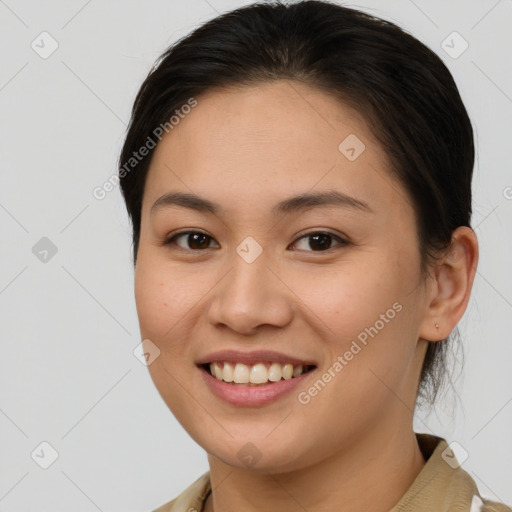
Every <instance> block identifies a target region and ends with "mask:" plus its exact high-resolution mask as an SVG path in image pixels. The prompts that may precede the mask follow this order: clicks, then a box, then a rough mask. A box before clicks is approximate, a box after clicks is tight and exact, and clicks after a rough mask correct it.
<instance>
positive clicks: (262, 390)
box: [198, 359, 316, 407]
mask: <svg viewBox="0 0 512 512" xmlns="http://www.w3.org/2000/svg"><path fill="white" fill-rule="evenodd" d="M224 360H225V361H226V360H227V361H229V359H224ZM238 361H239V362H242V361H240V360H238ZM259 361H261V359H260V360H259ZM274 361H275V359H274ZM298 364H301V363H298ZM198 368H199V371H200V372H201V375H202V377H203V379H204V381H205V383H206V385H207V386H208V388H209V389H210V391H211V392H212V393H213V394H214V395H215V396H217V397H218V398H220V399H221V400H224V401H225V402H228V403H230V404H232V405H235V406H237V407H258V406H263V405H267V404H270V403H272V402H275V401H276V400H278V399H279V398H282V397H283V396H285V395H287V394H288V393H290V392H291V391H292V390H293V389H295V388H296V387H297V386H298V385H300V384H301V383H303V382H304V380H305V379H307V378H309V377H310V375H311V374H312V373H314V372H315V370H316V368H313V369H312V370H310V371H308V372H306V373H303V374H302V375H300V376H299V377H294V378H291V379H288V380H286V379H281V380H280V381H278V382H271V383H269V384H264V385H259V386H244V385H242V384H236V385H235V384H229V383H227V382H224V381H222V380H219V379H217V378H216V377H214V376H213V375H210V373H209V372H208V370H206V368H205V367H204V366H199V367H198Z"/></svg>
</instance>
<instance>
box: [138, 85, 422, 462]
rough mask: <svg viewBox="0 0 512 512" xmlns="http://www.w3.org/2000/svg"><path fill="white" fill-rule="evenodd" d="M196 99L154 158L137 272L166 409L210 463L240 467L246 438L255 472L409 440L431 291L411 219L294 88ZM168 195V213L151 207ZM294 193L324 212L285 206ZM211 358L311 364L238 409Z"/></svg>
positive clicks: (339, 120)
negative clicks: (387, 440) (233, 354)
mask: <svg viewBox="0 0 512 512" xmlns="http://www.w3.org/2000/svg"><path fill="white" fill-rule="evenodd" d="M196 99H197V101H198V104H197V106H196V107H195V108H194V109H193V110H192V112H191V113H190V114H188V116H186V117H185V118H184V119H182V120H181V121H180V123H179V124H178V125H177V126H175V127H174V128H173V130H172V131H170V132H169V134H167V135H166V136H165V137H164V138H163V139H162V141H161V142H160V143H159V144H158V146H157V148H156V149H155V153H154V155H153V159H152V162H151V166H150V169H149V172H148V176H147V181H146V186H145V192H144V197H143V204H142V222H141V236H140V245H139V251H138V258H137V265H136V270H135V298H136V305H137V312H138V317H139V323H140V329H141V335H142V339H150V340H151V341H152V342H153V343H154V344H155V345H157V346H158V348H159V349H160V355H159V357H157V358H156V359H155V360H154V362H152V363H151V364H150V365H149V367H148V368H149V371H150V374H151V377H152V379H153V381H154V383H155V385H156V387H157V389H158V391H159V393H160V395H161V396H162V398H163V399H164V401H165V403H166V404H167V406H168V407H169V408H170V410H171V411H172V413H173V414H174V415H175V416H176V418H177V419H178V421H179V422H180V423H181V424H182V426H183V427H184V428H185V429H186V430H187V432H188V433H189V434H190V435H191V437H192V438H193V439H194V440H195V441H196V442H197V443H199V444H200V445H201V446H202V447H203V448H204V449H205V450H206V451H207V452H208V453H209V454H211V455H213V456H215V457H217V458H219V459H221V460H222V461H224V462H225V463H227V464H230V465H233V466H238V467H246V463H245V462H244V459H243V457H242V455H243V454H244V453H245V452H244V450H245V451H247V450H249V448H248V447H247V445H246V443H248V442H251V443H253V444H254V445H255V447H256V448H252V450H253V451H254V452H255V453H256V454H257V455H256V456H257V458H259V460H258V462H257V465H255V466H254V468H255V469H256V468H258V469H259V468H262V469H264V470H265V471H267V472H273V471H274V472H282V471H288V470H292V469H298V468H302V467H306V466H308V465H310V464H313V463H315V462H318V461H321V460H323V459H326V458H327V457H331V456H332V455H333V454H335V453H340V454H341V453H348V451H349V450H350V449H353V448H354V446H356V445H358V446H364V445H365V443H368V442H370V440H372V439H373V440H374V442H376V439H377V437H378V436H381V435H383V436H385V435H388V436H389V433H390V432H394V433H395V435H396V432H397V431H403V432H407V431H409V430H410V429H411V428H412V427H411V421H412V420H411V418H412V411H411V409H412V408H413V407H414V401H415V396H416V387H417V383H418V378H419V372H420V369H421V363H422V360H423V355H424V351H425V348H426V346H425V345H426V342H424V341H421V342H420V343H418V338H419V334H420V330H421V323H422V320H423V318H424V315H425V309H426V306H427V302H428V301H427V295H428V294H427V292H426V291H425V287H424V286H423V285H422V282H421V278H420V254H419V252H418V240H417V232H416V223H415V216H414V211H413V208H412V205H411V204H410V200H409V198H408V196H407V194H406V192H405V190H404V189H403V187H402V186H401V185H400V184H399V183H398V182H396V181H395V180H394V179H393V178H392V177H391V174H390V173H389V170H388V169H387V162H386V158H385V155H384V153H383V152H382V149H381V148H380V146H379V145H378V144H377V142H376V141H375V140H374V138H373V137H372V136H371V134H370V132H369V130H368V129H367V128H366V127H365V125H364V123H363V121H362V119H361V117H360V116H358V115H357V113H355V112H354V111H352V110H350V109H349V108H348V107H346V106H344V105H342V104H340V103H339V102H338V101H336V100H335V99H334V98H332V97H330V96H328V95H326V94H325V93H323V92H320V91H318V90H316V89H313V88H310V87H307V86H305V85H302V84H298V83H296V82H287V81H279V82H274V83H268V84H264V85H259V86H257V87H245V88H237V89H235V88H233V89H229V90H223V91H220V90H217V91H212V92H210V93H207V94H205V95H203V96H201V97H198V98H196ZM351 134H352V135H351ZM348 136H350V137H349V138H348V139H347V137H348ZM354 136H355V137H354ZM356 137H357V138H356ZM345 139H346V141H345ZM343 141H345V142H343ZM361 142H362V143H363V144H364V147H363V146H362V145H361ZM340 144H341V146H340ZM351 148H353V151H352V150H351ZM180 193H181V194H189V195H190V194H194V195H196V196H199V198H201V199H203V200H206V201H209V202H210V203H211V204H206V205H205V203H204V201H203V202H202V203H201V205H202V208H199V206H200V205H199V203H200V202H199V201H190V196H189V197H188V199H189V200H188V201H183V198H182V197H181V196H179V194H180ZM325 193H330V195H328V196H326V195H325ZM166 194H175V195H174V196H173V198H174V201H171V200H170V199H169V197H170V196H169V197H168V200H167V201H165V200H160V201H159V202H160V204H159V205H157V206H155V207H154V208H153V209H152V207H153V205H154V203H155V202H156V201H157V200H158V199H159V198H161V197H162V196H164V195H166ZM176 194H177V195H176ZM305 194H324V195H323V196H321V197H323V199H324V204H316V205H315V201H309V202H307V203H305V201H304V200H302V201H299V200H295V201H289V200H290V199H291V198H293V197H296V196H303V195H305ZM335 196H336V197H337V198H338V200H337V201H336V200H333V197H335ZM347 196H348V197H349V198H351V199H347ZM326 197H330V198H331V200H330V201H327V202H325V198H326ZM173 198H171V199H173ZM180 198H181V199H180ZM340 198H341V199H340ZM303 199H304V198H303ZM316 199H317V200H316V203H322V201H321V200H318V197H317V198H316ZM185 202H186V203H187V204H188V207H187V206H186V205H185V204H184V203H185ZM284 202H286V203H284ZM180 203H181V204H180ZM280 203H281V207H280V208H279V206H278V205H279V204H280ZM283 203H284V204H283ZM305 204H307V205H308V207H305V206H304V205H305ZM194 205H195V206H196V208H194V207H193V206H194ZM212 205H213V206H215V208H216V209H215V212H212V211H211V210H213V206H212ZM301 205H302V206H301ZM188 232H195V234H194V233H193V234H184V233H188ZM197 232H198V233H197ZM178 233H180V234H181V236H179V237H177V236H175V235H177V234H178ZM171 238H172V240H171V243H169V244H165V242H166V240H169V239H171ZM260 251H261V252H260ZM363 340H364V341H363ZM357 347H358V348H357ZM221 350H235V351H240V352H243V353H250V352H253V351H258V350H265V351H269V350H270V351H275V352H278V353H279V354H281V355H283V360H284V361H285V360H286V359H287V358H292V357H293V358H294V360H297V361H299V362H300V361H307V362H309V363H311V364H314V366H315V368H314V369H313V370H312V371H309V372H308V373H305V374H304V375H303V376H302V377H300V380H298V381H297V382H296V383H295V385H294V386H290V389H288V390H287V391H286V392H285V393H284V394H281V395H280V396H278V397H277V396H276V397H273V399H272V400H267V401H262V402H251V403H249V402H246V403H245V404H244V402H243V400H244V396H245V397H247V396H249V395H247V394H246V395H243V393H242V391H240V390H241V389H242V386H238V385H236V384H222V383H221V382H220V381H219V380H217V379H215V378H212V377H210V376H209V375H207V374H206V371H205V370H204V369H203V368H201V367H200V366H198V363H199V362H203V361H205V360H208V356H209V354H211V353H213V352H217V351H221ZM241 357H242V356H240V358H241ZM276 357H277V356H276ZM262 358H263V357H262ZM271 359H272V357H268V358H265V361H267V363H268V362H271ZM241 362H242V361H241ZM221 366H222V364H221ZM267 366H268V364H267ZM260 369H261V367H260ZM329 376H330V377H329ZM319 380H320V381H321V383H319V382H318V381H319ZM212 381H213V383H212ZM283 382H285V381H284V380H283V381H281V382H280V383H277V384H272V383H270V384H266V385H265V387H266V388H267V389H270V388H271V387H272V386H274V385H278V386H282V385H283ZM289 383H290V381H286V382H285V385H286V386H289ZM315 383H316V387H315ZM322 383H323V385H322ZM228 386H229V389H227V387H228ZM244 387H246V386H244ZM219 389H220V391H219ZM226 389H227V391H226ZM253 389H255V387H254V386H253V387H251V390H253ZM260 389H263V387H261V388H260ZM315 389H316V391H315ZM214 390H216V391H214ZM251 390H249V392H252V391H251ZM219 393H220V394H219ZM222 393H224V394H226V393H229V394H230V396H234V397H235V399H234V402H229V401H226V400H225V399H224V398H221V394H222ZM269 393H270V396H272V393H273V392H272V391H269ZM223 396H224V395H223ZM235 402H236V403H235ZM386 432H387V434H385V433H386ZM240 450H242V451H240Z"/></svg>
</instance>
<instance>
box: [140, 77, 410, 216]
mask: <svg viewBox="0 0 512 512" xmlns="http://www.w3.org/2000/svg"><path fill="white" fill-rule="evenodd" d="M196 101H197V106H195V107H194V108H193V109H192V110H191V111H190V113H189V114H187V115H184V116H182V118H181V119H180V121H179V123H178V124H177V125H175V126H174V127H173V129H172V130H171V131H170V132H169V133H168V134H166V135H165V136H164V137H163V138H162V140H161V142H160V143H159V144H158V145H157V147H156V149H155V152H154V155H153V158H152V162H151V166H150V169H149V172H148V176H147V180H146V188H145V198H144V208H145V209H146V210H149V208H150V207H151V205H152V204H153V202H154V201H155V200H156V199H157V197H159V196H160V195H161V194H163V193H165V192H167V191H168V190H169V189H173V190H176V189H179V190H182V191H184V192H192V191H193V192H194V193H196V194H198V195H201V196H207V197H210V198H211V199H212V200H215V201H216V202H219V203H223V202H225V201H228V202H230V203H231V204H234V203H236V202H237V201H238V202H239V204H240V206H241V207H242V206H243V205H244V204H246V205H247V204H248V203H247V201H249V203H251V204H252V203H253V202H254V201H256V200H258V199H261V198H263V197H266V198H269V197H274V200H275V201H274V202H277V201H278V200H280V199H282V198H283V196H290V195H293V194H300V193H304V192H306V191H308V190H311V189H313V188H315V189H322V190H331V189H333V188H335V189H337V190H339V191H342V192H343V193H346V194H349V195H351V196H356V197H362V196H363V197H364V201H366V202H373V203H375V202H381V203H382V204H386V203H387V204H390V201H393V200H394V199H396V198H394V197H393V196H395V195H396V194H397V193H398V194H399V195H401V196H402V197H403V198H405V199H406V200H407V198H406V197H405V193H404V192H403V190H401V187H400V185H399V184H398V183H396V182H395V181H394V179H393V178H392V176H391V175H390V173H389V171H388V168H389V165H388V161H387V158H386V155H385V153H384V152H383V150H382V148H381V147H380V145H379V144H378V143H377V142H376V140H375V139H374V137H373V135H372V134H371V132H370V131H369V130H368V128H367V126H366V124H365V121H364V119H363V118H362V117H361V115H360V114H359V113H358V112H356V111H354V110H353V109H351V108H350V107H348V106H347V105H345V104H342V103H341V102H340V101H339V100H337V99H336V98H334V97H333V96H332V95H328V94H326V93H324V92H322V91H319V90H317V89H315V88H312V87H310V86H306V85H304V84H300V83H298V82H292V81H286V80H282V81H277V82H270V83H265V84H260V85H258V86H250V87H248V86H244V87H230V88H227V89H216V90H212V91H208V92H207V93H205V94H203V95H201V96H199V97H197V98H196ZM347 150H349V151H348V153H347ZM354 155H355V157H356V158H353V157H354ZM213 196H215V197H213ZM150 202H151V204H149V203H150ZM395 203H396V201H395Z"/></svg>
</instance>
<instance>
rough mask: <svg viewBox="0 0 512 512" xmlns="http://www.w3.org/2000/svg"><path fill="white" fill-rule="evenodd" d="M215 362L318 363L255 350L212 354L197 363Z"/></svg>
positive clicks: (304, 364)
mask: <svg viewBox="0 0 512 512" xmlns="http://www.w3.org/2000/svg"><path fill="white" fill-rule="evenodd" d="M214 361H222V362H223V361H227V362H230V363H243V364H256V363H262V362H266V361H269V362H273V363H281V364H286V363H291V364H293V365H294V366H297V365H300V364H301V365H303V366H310V365H311V366H316V363H315V362H314V361H312V360H310V359H297V358H296V357H293V356H288V355H286V354H282V353H280V352H275V351H273V350H255V351H253V352H242V351H240V350H220V351H218V352H211V353H210V354H206V355H205V356H203V357H201V358H199V359H198V360H197V361H196V364H197V365H198V366H200V365H203V364H207V363H213V362H214Z"/></svg>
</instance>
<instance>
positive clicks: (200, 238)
mask: <svg viewBox="0 0 512 512" xmlns="http://www.w3.org/2000/svg"><path fill="white" fill-rule="evenodd" d="M180 239H184V240H185V245H182V244H181V243H178V242H177V240H180ZM211 240H213V238H212V237H211V236H209V235H207V234H206V233H202V232H201V231H186V232H183V233H178V234H176V235H174V236H172V237H171V238H169V239H168V240H166V241H165V245H171V244H174V243H176V245H177V246H178V247H181V248H182V249H186V250H192V251H200V250H202V249H209V248H210V247H209V245H210V241H211ZM187 245H188V247H187Z"/></svg>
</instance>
